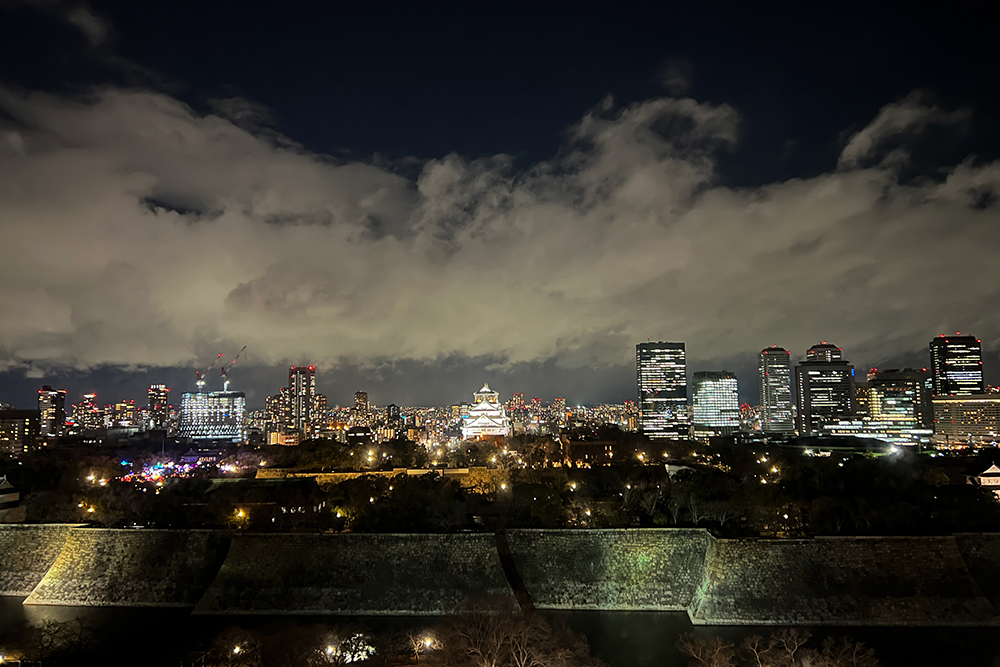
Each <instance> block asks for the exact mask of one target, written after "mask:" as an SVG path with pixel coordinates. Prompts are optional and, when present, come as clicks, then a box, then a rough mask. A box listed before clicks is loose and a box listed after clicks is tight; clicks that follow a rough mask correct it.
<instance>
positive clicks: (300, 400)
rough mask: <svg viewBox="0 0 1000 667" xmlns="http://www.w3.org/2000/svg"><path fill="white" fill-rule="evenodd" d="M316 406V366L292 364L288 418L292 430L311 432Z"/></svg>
mask: <svg viewBox="0 0 1000 667" xmlns="http://www.w3.org/2000/svg"><path fill="white" fill-rule="evenodd" d="M315 406H316V367H315V366H292V367H291V368H289V369H288V418H289V426H290V427H291V429H292V430H294V431H298V432H300V433H309V432H310V431H311V430H312V424H313V409H314V408H315Z"/></svg>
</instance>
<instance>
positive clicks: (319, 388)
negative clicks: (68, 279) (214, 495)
mask: <svg viewBox="0 0 1000 667" xmlns="http://www.w3.org/2000/svg"><path fill="white" fill-rule="evenodd" d="M963 333H964V332H955V334H950V335H946V334H938V335H936V336H935V338H934V339H939V338H941V337H945V336H947V337H949V338H956V337H957V336H958V335H960V334H963ZM972 338H975V337H974V336H973V337H972ZM815 344H816V341H814V342H813V343H812V345H815ZM686 346H687V348H688V350H689V352H688V356H689V357H690V349H691V344H690V343H689V342H688V343H686ZM630 349H632V350H633V351H634V347H633V348H630ZM695 349H697V348H695ZM786 349H788V350H789V353H790V363H791V366H792V368H793V370H794V366H795V365H796V364H799V363H801V362H802V361H803V360H805V359H806V356H807V352H808V348H803V350H802V352H801V353H799V352H796V351H795V350H794V349H791V348H788V347H787V346H786ZM848 353H850V352H849V351H848ZM850 354H851V356H852V362H853V357H854V355H853V353H850ZM929 355H930V351H929V344H925V347H924V351H923V355H922V356H921V354H920V353H919V352H916V353H908V354H899V355H895V356H891V357H889V358H887V359H883V360H881V361H878V362H877V363H875V362H872V363H861V364H857V363H855V364H853V365H854V366H855V367H856V369H857V373H858V377H862V378H863V376H864V373H865V371H866V370H868V369H873V368H928V369H929V368H930V367H931V358H930V356H929ZM223 356H225V354H223ZM982 358H983V360H984V364H983V378H984V381H985V383H986V384H987V385H991V386H998V385H1000V350H994V349H990V348H988V347H987V348H983V349H982ZM207 361H208V362H211V357H210V358H209V359H208V360H207ZM293 367H295V366H284V365H282V366H277V367H262V366H254V365H241V366H238V367H237V369H236V370H234V371H232V373H231V375H232V379H231V383H232V387H231V388H232V389H233V390H238V391H242V392H244V393H245V394H246V396H247V408H248V409H250V410H259V409H263V408H264V402H265V399H266V398H267V397H268V396H271V395H272V394H274V393H275V391H277V388H278V387H280V386H282V383H284V384H287V378H288V374H289V370H290V368H293ZM313 368H314V373H315V376H316V380H315V392H316V393H317V394H322V395H324V396H326V397H327V399H328V402H329V404H330V406H331V407H333V406H343V407H350V406H351V405H353V403H354V394H355V392H356V391H362V392H369V393H371V394H372V399H371V400H372V402H373V404H377V405H382V406H385V405H389V404H396V405H408V406H433V405H452V404H458V403H462V402H465V401H467V400H468V398H467V396H468V394H469V392H470V391H471V389H469V387H472V386H474V385H475V386H479V385H481V384H482V383H483V382H486V383H487V384H490V385H491V386H494V385H496V386H497V387H500V389H498V391H500V393H501V395H502V396H504V397H505V398H504V400H506V397H509V396H510V395H511V394H512V393H523V394H524V395H525V396H527V397H528V398H531V397H539V398H541V399H542V400H543V401H545V402H546V403H548V402H550V401H552V400H554V399H555V398H557V397H565V398H566V400H567V403H568V404H569V405H600V404H615V403H621V402H623V401H629V400H636V388H635V379H636V378H635V373H636V367H635V361H634V359H633V360H632V362H631V363H630V364H627V365H624V364H623V365H621V366H620V367H617V368H615V369H614V370H615V372H616V375H617V376H618V377H617V381H615V382H612V383H610V384H604V378H603V377H602V378H601V379H600V381H595V380H594V379H593V378H590V383H589V385H588V384H584V389H582V390H579V389H578V390H577V391H576V392H574V391H573V382H572V379H573V378H574V377H576V378H580V379H582V380H584V382H586V380H587V379H588V378H587V375H588V373H586V372H579V371H578V372H577V373H574V374H567V375H566V376H567V377H569V379H570V381H569V382H567V383H565V384H562V383H561V377H560V378H558V379H555V380H553V379H551V378H550V381H549V382H547V383H545V385H544V390H543V391H534V392H532V391H531V390H530V388H529V387H526V386H524V385H523V384H521V382H520V380H519V378H518V376H517V374H516V373H509V374H502V373H497V372H496V371H489V372H483V371H481V370H479V368H478V367H477V366H471V367H459V366H458V365H457V364H453V365H452V368H451V369H450V370H451V372H445V373H435V374H434V375H431V371H429V370H428V369H427V368H426V366H423V365H420V364H418V365H416V366H415V368H414V373H416V374H417V375H418V376H419V377H420V382H419V384H420V385H421V386H424V387H428V388H429V389H428V392H427V393H424V394H421V393H420V392H417V393H413V394H408V393H407V392H405V391H400V390H399V389H398V386H397V385H398V384H406V383H407V380H408V378H406V376H405V371H399V370H397V371H396V372H395V373H393V374H392V375H386V376H383V377H381V378H378V379H375V380H372V379H370V378H366V375H365V373H364V372H363V371H361V372H359V371H358V370H357V369H350V370H349V371H348V372H347V373H338V372H337V370H338V369H324V368H323V367H321V366H315V365H314V366H313ZM725 368H730V369H734V370H733V373H734V374H735V375H736V376H737V377H739V378H741V380H740V382H739V398H740V403H741V404H749V405H759V404H760V403H761V398H760V384H759V380H758V376H759V354H757V353H751V352H750V351H744V352H743V353H742V354H741V355H738V356H732V357H729V358H728V363H723V364H718V365H717V366H712V365H709V364H698V363H697V362H696V363H695V365H692V364H691V363H688V364H687V378H688V386H689V389H690V387H691V382H692V380H693V376H694V373H696V372H715V371H720V370H723V369H725ZM195 370H196V369H193V368H180V369H168V371H167V372H164V369H149V370H148V371H147V372H146V373H144V374H143V375H138V374H136V373H130V374H128V375H127V376H126V377H127V381H126V382H125V383H114V382H112V383H108V384H110V387H111V388H110V391H103V392H102V391H99V390H95V389H93V387H94V386H96V385H97V384H99V383H100V382H97V383H95V382H94V379H93V378H91V377H90V376H89V375H88V374H86V373H79V374H77V375H75V376H68V377H67V376H63V377H62V378H60V377H59V376H56V377H52V378H42V379H37V380H36V379H34V378H19V379H18V381H17V382H16V383H14V382H8V383H7V384H5V385H0V390H2V393H0V404H8V405H12V406H14V407H24V406H30V407H33V406H34V402H35V396H36V395H37V392H38V390H39V387H40V386H41V385H42V384H43V383H44V384H47V385H51V386H53V387H54V388H55V389H66V390H68V394H67V414H68V406H69V405H71V404H76V403H79V402H80V401H81V400H82V399H83V396H84V395H85V394H88V393H92V392H95V391H96V393H97V395H98V402H99V403H104V402H107V403H115V402H118V401H121V400H125V401H128V400H134V401H136V402H137V403H139V404H141V405H143V406H145V405H146V402H147V394H148V390H149V388H150V386H152V385H158V384H165V385H166V386H167V387H169V388H170V391H171V393H172V394H173V395H172V397H171V399H170V400H171V405H174V406H175V407H176V406H178V405H179V404H180V395H181V393H184V392H193V391H197V390H198V387H197V384H196V382H195V378H196V377H197V376H196V375H195ZM554 370H555V374H556V375H558V369H554ZM164 378H172V380H173V381H172V382H171V381H165V379H164ZM279 378H281V379H279ZM224 379H225V378H224V377H223V376H221V374H219V373H218V372H217V371H216V372H213V373H211V374H209V375H208V376H207V377H206V386H205V389H206V390H213V391H221V390H222V389H223V381H224ZM16 385H19V387H20V388H19V390H16V391H13V392H12V391H10V387H11V386H16ZM355 385H357V386H355ZM577 386H578V387H579V385H577ZM574 393H575V394H576V395H577V396H581V397H582V398H580V399H575V398H573V395H574ZM795 393H796V392H793V395H795ZM434 395H436V396H441V397H443V398H444V400H439V401H435V400H431V399H428V398H427V396H434ZM691 400H692V395H691V394H690V391H689V395H688V403H689V404H690V403H691Z"/></svg>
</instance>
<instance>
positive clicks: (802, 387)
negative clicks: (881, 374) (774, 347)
mask: <svg viewBox="0 0 1000 667" xmlns="http://www.w3.org/2000/svg"><path fill="white" fill-rule="evenodd" d="M795 387H796V389H797V392H798V395H797V397H796V398H797V406H796V407H797V408H798V413H797V415H796V417H797V424H796V426H797V428H798V431H799V435H804V436H810V435H822V433H823V430H822V429H823V425H824V424H832V423H837V422H840V421H843V420H850V419H851V418H852V417H853V416H854V366H852V365H851V364H850V362H848V361H845V360H844V359H843V356H842V354H841V352H840V348H838V347H835V346H833V345H830V344H828V343H826V342H823V343H821V344H819V345H814V346H813V347H811V348H809V351H808V352H806V360H805V361H803V362H802V363H800V364H799V365H798V366H796V367H795Z"/></svg>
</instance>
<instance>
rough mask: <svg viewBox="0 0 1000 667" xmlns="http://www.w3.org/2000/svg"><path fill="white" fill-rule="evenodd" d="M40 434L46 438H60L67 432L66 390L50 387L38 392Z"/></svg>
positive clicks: (44, 387)
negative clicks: (59, 436)
mask: <svg viewBox="0 0 1000 667" xmlns="http://www.w3.org/2000/svg"><path fill="white" fill-rule="evenodd" d="M38 414H39V420H38V424H39V432H40V434H41V435H42V436H43V437H45V436H50V437H54V436H58V435H63V434H64V433H65V432H66V390H65V389H53V388H52V387H50V386H49V385H45V386H43V387H42V388H41V389H39V390H38Z"/></svg>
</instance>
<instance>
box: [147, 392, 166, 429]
mask: <svg viewBox="0 0 1000 667" xmlns="http://www.w3.org/2000/svg"><path fill="white" fill-rule="evenodd" d="M146 397H147V399H148V402H147V408H146V409H147V410H148V411H149V428H166V427H167V425H168V424H169V423H170V390H169V389H167V385H165V384H151V385H149V391H148V392H147V393H146Z"/></svg>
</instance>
